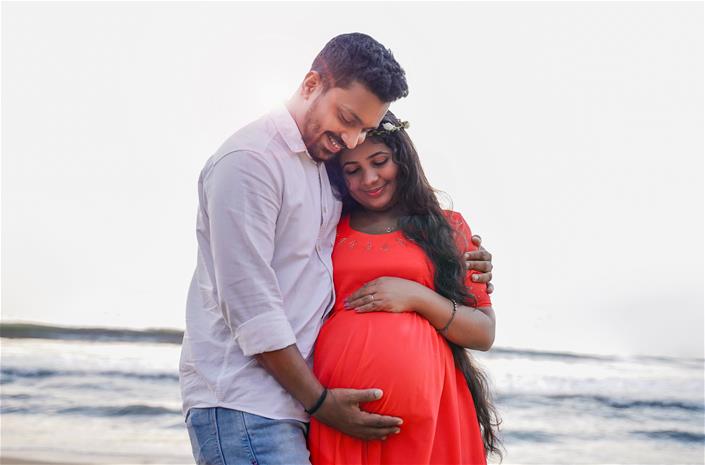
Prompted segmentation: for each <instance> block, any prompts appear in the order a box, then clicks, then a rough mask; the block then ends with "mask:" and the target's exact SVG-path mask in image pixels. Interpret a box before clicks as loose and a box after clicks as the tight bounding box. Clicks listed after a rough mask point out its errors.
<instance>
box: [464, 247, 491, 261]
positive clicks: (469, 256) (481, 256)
mask: <svg viewBox="0 0 705 465" xmlns="http://www.w3.org/2000/svg"><path fill="white" fill-rule="evenodd" d="M465 260H476V261H482V262H491V261H492V254H491V253H489V252H488V251H486V250H485V249H480V250H473V251H472V252H465Z"/></svg>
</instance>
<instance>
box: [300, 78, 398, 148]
mask: <svg viewBox="0 0 705 465" xmlns="http://www.w3.org/2000/svg"><path fill="white" fill-rule="evenodd" d="M310 101H311V104H310V106H309V107H308V109H307V110H306V115H305V117H304V121H303V131H302V136H303V140H304V143H305V144H306V148H307V149H308V152H309V154H310V155H311V157H312V158H313V159H314V160H317V161H326V160H330V159H331V158H333V157H334V156H335V155H336V154H337V153H338V152H340V151H341V150H342V149H344V148H349V149H353V148H355V146H357V145H358V144H359V143H361V142H363V141H364V140H365V136H366V135H367V132H368V131H371V130H373V129H376V128H377V126H378V125H379V122H380V121H382V118H383V117H384V115H385V113H387V109H388V108H389V103H385V102H382V101H381V100H380V99H379V98H378V97H377V96H376V95H375V94H373V93H372V92H370V91H369V90H368V89H367V88H366V87H365V86H363V85H362V84H360V83H358V82H353V83H352V84H351V85H350V86H349V87H348V88H346V89H344V88H341V87H333V88H330V89H328V91H327V92H323V90H322V87H321V88H319V89H317V90H316V91H315V93H314V94H312V95H311V98H310Z"/></svg>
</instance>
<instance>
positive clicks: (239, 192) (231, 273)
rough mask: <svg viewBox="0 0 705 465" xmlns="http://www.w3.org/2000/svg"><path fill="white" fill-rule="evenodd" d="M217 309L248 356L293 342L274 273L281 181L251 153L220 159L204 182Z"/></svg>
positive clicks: (205, 175)
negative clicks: (273, 261) (273, 259)
mask: <svg viewBox="0 0 705 465" xmlns="http://www.w3.org/2000/svg"><path fill="white" fill-rule="evenodd" d="M202 183H203V184H202V185H203V198H202V201H203V203H204V204H205V205H202V208H203V209H204V213H205V214H206V215H207V217H208V218H207V221H208V225H209V234H210V238H209V242H210V246H211V252H212V255H213V256H212V259H213V270H214V274H215V276H214V279H215V283H216V288H217V294H218V299H219V301H218V304H219V306H220V310H221V311H222V314H223V317H224V319H225V321H226V322H227V324H228V326H229V327H230V329H231V331H232V333H233V337H234V338H235V340H236V341H237V343H238V345H239V346H240V348H241V349H242V351H243V353H244V354H245V355H247V356H250V355H254V354H258V353H262V352H269V351H272V350H278V349H282V348H284V347H287V346H289V345H292V344H295V343H296V336H295V335H294V331H293V330H292V327H291V324H290V323H289V320H288V319H287V316H286V314H285V312H284V306H283V302H282V293H281V290H280V288H279V282H278V280H277V276H276V274H275V272H274V269H273V268H272V257H273V254H274V238H275V232H276V221H277V216H278V214H279V211H280V208H281V202H282V187H281V185H282V180H281V179H280V175H279V174H278V173H277V172H276V169H274V167H272V166H270V165H269V164H268V163H267V161H266V160H265V159H263V157H261V156H259V155H258V154H257V153H253V152H249V151H236V152H231V153H229V154H227V155H225V156H223V157H222V158H220V159H219V160H218V161H217V162H216V163H215V164H214V165H213V166H212V167H211V170H210V171H209V172H208V173H205V174H204V176H203V179H202Z"/></svg>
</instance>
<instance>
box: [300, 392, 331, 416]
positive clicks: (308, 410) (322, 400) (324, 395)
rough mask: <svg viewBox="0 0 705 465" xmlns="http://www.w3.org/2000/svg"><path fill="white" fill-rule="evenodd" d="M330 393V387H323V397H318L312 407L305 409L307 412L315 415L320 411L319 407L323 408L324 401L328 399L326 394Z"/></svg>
mask: <svg viewBox="0 0 705 465" xmlns="http://www.w3.org/2000/svg"><path fill="white" fill-rule="evenodd" d="M327 395H328V389H323V392H322V393H321V397H319V398H318V400H317V401H316V403H315V404H314V405H313V407H311V408H310V409H308V408H307V409H304V410H306V413H308V414H309V415H313V414H314V413H316V412H317V411H318V409H319V408H321V405H323V402H324V401H325V400H326V396H327Z"/></svg>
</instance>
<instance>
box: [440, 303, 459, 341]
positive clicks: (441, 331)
mask: <svg viewBox="0 0 705 465" xmlns="http://www.w3.org/2000/svg"><path fill="white" fill-rule="evenodd" d="M451 303H452V304H453V313H451V315H450V320H448V324H446V325H445V326H444V327H443V328H442V329H439V330H437V331H438V332H439V333H441V334H443V335H446V334H447V333H448V327H450V324H451V323H452V322H453V319H454V318H455V312H457V311H458V303H457V302H456V301H455V300H451Z"/></svg>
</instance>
